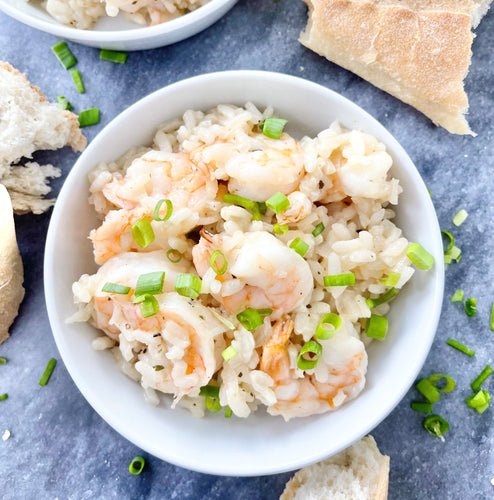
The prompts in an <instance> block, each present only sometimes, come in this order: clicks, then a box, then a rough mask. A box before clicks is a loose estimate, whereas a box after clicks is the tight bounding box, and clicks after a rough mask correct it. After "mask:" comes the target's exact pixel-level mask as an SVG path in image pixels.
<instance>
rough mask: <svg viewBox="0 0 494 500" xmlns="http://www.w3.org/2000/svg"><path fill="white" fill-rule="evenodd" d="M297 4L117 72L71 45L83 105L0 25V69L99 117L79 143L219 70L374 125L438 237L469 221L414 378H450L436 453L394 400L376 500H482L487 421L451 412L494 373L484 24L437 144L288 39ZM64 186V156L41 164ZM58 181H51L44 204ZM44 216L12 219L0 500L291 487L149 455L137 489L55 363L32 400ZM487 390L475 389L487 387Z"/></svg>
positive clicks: (491, 69) (490, 72)
mask: <svg viewBox="0 0 494 500" xmlns="http://www.w3.org/2000/svg"><path fill="white" fill-rule="evenodd" d="M305 17H306V15H305V7H304V6H303V4H302V2H301V1H299V0H280V1H278V2H273V1H271V0H240V1H239V3H238V4H237V6H236V7H234V8H233V10H232V11H231V12H230V13H229V14H227V15H226V16H225V17H224V18H223V19H221V20H220V21H219V22H218V23H217V24H215V25H214V26H213V27H211V28H210V29H208V30H207V31H205V32H203V33H201V34H199V35H197V36H195V37H193V38H191V39H189V40H187V41H185V42H182V43H178V44H176V45H173V46H171V47H165V48H162V49H158V50H153V51H148V52H139V53H133V54H131V55H130V57H129V61H128V63H127V64H126V65H125V66H120V65H112V64H110V63H98V62H97V60H98V51H97V50H94V49H89V48H86V47H82V46H73V49H74V51H75V52H76V55H77V57H78V59H79V67H80V69H81V71H82V72H83V74H84V77H85V83H86V87H87V93H86V94H85V95H82V96H80V95H77V94H76V93H75V90H74V89H73V87H72V84H71V82H70V81H69V76H68V74H66V73H65V72H64V71H63V70H61V68H60V66H59V63H58V62H57V61H56V59H55V58H54V57H53V56H52V55H51V53H50V47H51V45H53V44H54V43H55V42H56V39H55V38H54V37H52V36H49V35H47V34H44V33H41V32H38V31H36V30H34V29H31V28H29V27H27V26H24V25H22V24H20V23H18V22H16V21H14V20H11V19H9V18H8V17H6V16H5V15H3V14H0V59H3V60H7V61H9V62H11V63H12V64H14V65H15V66H16V67H18V68H19V69H21V70H22V71H25V72H26V73H27V74H28V76H29V77H30V79H31V80H32V81H33V82H34V83H36V84H37V85H39V86H40V87H41V88H42V89H43V90H44V91H45V93H46V94H47V95H48V96H49V97H50V98H54V97H55V96H57V95H60V94H63V95H66V96H67V98H68V99H69V100H70V101H72V102H74V103H75V104H76V105H77V107H78V109H85V108H88V107H91V106H93V105H96V106H99V107H100V108H101V109H102V113H103V114H102V123H101V124H100V125H99V126H97V127H92V128H91V129H86V131H87V135H88V137H89V139H91V138H92V137H94V135H95V134H96V133H97V132H98V131H99V130H100V129H101V128H102V127H103V126H104V125H105V124H107V123H108V122H109V121H110V120H111V119H112V118H113V117H115V116H116V115H117V114H118V113H120V112H121V111H122V110H123V109H125V108H126V107H127V106H129V105H130V104H132V103H133V102H135V101H136V100H138V99H139V98H141V97H143V96H145V95H147V94H148V93H150V92H152V91H154V90H156V89H158V88H160V87H162V86H164V85H167V84H169V83H171V82H175V81H177V80H180V79H183V78H185V77H189V76H192V75H197V74H200V73H205V72H211V71H218V70H225V69H265V70H273V71H279V72H284V73H289V74H293V75H297V76H301V77H303V78H307V79H310V80H313V81H315V82H318V83H321V84H323V85H326V86H327V87H329V88H331V89H333V90H336V91H337V92H340V93H341V94H343V95H344V96H346V97H348V98H350V99H351V100H353V101H355V102H356V103H357V104H359V105H360V106H362V107H363V108H364V109H366V110H367V111H369V112H370V113H371V114H373V115H374V116H375V117H376V118H377V119H378V120H380V121H381V122H382V123H383V124H384V125H385V126H386V127H387V128H388V129H389V130H390V131H391V133H392V134H394V135H395V137H396V138H397V139H398V140H399V141H400V142H401V144H402V145H403V146H404V147H405V149H406V150H407V151H408V153H409V154H410V156H411V157H412V159H413V160H414V161H415V163H416V165H417V167H418V169H419V170H420V172H421V174H422V175H423V177H424V179H425V181H426V183H427V185H428V186H429V187H430V189H431V190H432V197H433V201H434V204H435V206H436V209H437V212H438V216H439V220H440V222H441V226H442V227H443V228H445V229H451V226H452V224H451V218H452V216H453V215H454V214H455V213H456V211H457V209H458V208H460V207H464V208H466V209H467V210H468V211H469V213H470V217H469V219H468V220H467V222H466V223H465V224H464V225H463V226H462V227H461V228H459V229H457V230H456V231H455V234H456V235H457V237H458V240H459V242H460V245H461V247H462V249H463V255H464V257H463V260H462V261H461V263H460V264H458V265H452V266H450V267H449V269H448V270H447V276H446V294H445V299H444V307H443V313H442V317H441V322H440V326H439V331H438V333H437V337H436V340H435V342H434V346H433V348H432V351H431V353H430V355H429V357H428V359H427V362H426V365H425V367H424V368H423V374H429V373H431V372H437V371H444V372H447V373H450V374H451V375H452V376H454V377H455V378H456V379H457V380H458V386H459V387H458V389H457V391H456V392H455V394H454V395H452V396H450V397H447V398H444V400H443V401H441V402H440V403H439V406H438V410H439V412H440V413H441V414H442V415H444V416H445V417H447V418H448V420H449V421H450V423H451V431H450V432H449V434H448V436H447V440H446V442H445V443H442V442H441V441H439V440H438V439H435V438H433V437H431V436H429V435H427V434H426V433H425V431H423V429H422V428H421V417H420V416H419V415H417V414H414V413H413V412H412V411H411V410H410V409H409V403H410V401H411V400H412V399H413V397H414V393H413V391H410V393H409V394H407V396H406V397H405V399H404V400H403V401H402V402H401V404H400V405H399V406H398V407H397V408H396V409H395V411H394V412H393V413H392V414H391V415H390V416H389V417H388V418H387V419H386V420H385V421H384V422H383V423H382V424H381V425H380V426H379V427H377V428H376V429H375V430H374V432H373V435H374V436H375V438H376V440H377V441H378V444H379V446H380V448H381V450H382V451H383V452H384V453H387V454H388V455H390V457H391V477H390V494H389V496H390V499H392V500H395V499H396V500H403V499H421V500H422V499H428V500H445V499H458V500H465V499H473V498H475V499H484V498H494V486H492V485H491V483H490V480H491V478H492V477H494V450H493V447H494V430H493V429H494V428H493V426H492V424H491V422H492V415H493V411H494V410H493V409H489V410H488V411H487V412H486V413H484V415H482V416H479V415H477V414H475V413H474V412H473V411H471V410H469V409H468V408H467V407H466V406H465V404H464V403H463V399H464V398H465V397H466V396H467V395H468V394H469V388H468V384H469V382H470V381H471V380H472V379H473V378H474V377H475V376H476V375H477V373H478V372H480V370H481V369H482V367H483V366H484V365H485V364H486V363H492V362H494V359H493V357H494V356H493V353H494V333H492V332H490V331H489V310H490V305H491V303H492V301H493V300H494V285H493V281H494V261H493V260H492V258H491V256H492V253H493V243H494V238H493V236H492V235H493V229H494V228H493V221H494V202H493V201H492V196H491V191H492V190H493V189H494V177H493V172H494V153H493V151H494V134H493V123H494V88H493V85H492V82H493V81H494V64H493V55H492V54H493V52H494V12H491V13H490V15H488V16H487V18H486V19H485V20H484V21H483V23H482V24H481V26H480V28H479V29H478V30H477V38H476V40H475V44H474V56H473V63H472V67H471V71H470V74H469V76H468V79H467V90H468V92H469V95H470V100H471V112H470V123H471V126H472V129H473V130H475V131H476V132H477V133H478V137H476V138H475V139H473V138H471V137H458V136H453V135H449V134H448V133H447V132H445V131H443V130H442V129H437V128H435V127H434V126H433V125H431V123H430V122H429V121H428V120H426V119H425V118H424V117H423V116H422V115H421V114H419V113H418V112H416V111H414V110H413V109H411V108H410V107H408V106H406V105H404V104H401V103H400V102H398V101H397V100H395V99H394V98H392V97H390V96H388V95H387V94H384V93H383V92H381V91H379V90H377V89H376V88H374V87H372V86H371V85H369V84H367V83H366V82H364V81H362V80H361V79H360V78H357V77H356V76H354V75H352V74H351V73H349V72H347V71H344V70H343V69H341V68H339V67H337V66H335V65H333V64H331V63H329V62H327V61H326V60H324V59H323V58H321V57H319V56H317V55H316V54H313V53H312V52H310V51H308V50H306V49H305V48H303V47H302V46H301V45H300V44H299V43H298V42H297V37H298V34H299V32H300V31H301V29H302V28H303V26H304V23H305ZM37 158H38V159H41V160H43V161H47V162H52V163H54V164H55V165H60V166H61V167H62V169H63V172H64V176H65V175H66V174H67V172H68V171H69V170H70V168H71V167H72V165H73V163H74V161H75V159H76V155H75V154H73V153H72V152H70V151H68V150H63V151H61V152H56V153H42V154H39V155H38V156H37ZM62 182H63V177H62V178H61V179H56V180H55V181H54V182H52V185H53V187H54V192H55V193H57V192H58V190H59V189H60V186H61V184H62ZM49 219H50V214H49V213H48V214H45V215H42V216H23V217H18V218H17V219H16V223H17V231H18V238H19V243H20V248H21V252H22V256H23V259H24V265H25V269H26V282H25V286H26V298H25V300H24V303H23V304H22V307H21V311H20V316H19V318H18V320H17V322H16V323H15V327H14V328H13V331H12V338H11V339H10V340H9V341H8V342H7V343H6V344H4V345H2V346H1V347H0V355H3V356H7V357H8V358H9V363H8V364H7V365H6V366H1V367H0V392H8V393H9V399H8V400H7V401H4V402H0V433H2V432H3V430H4V429H9V430H10V431H11V433H12V436H11V438H10V439H9V440H8V441H6V442H3V441H0V464H1V465H0V497H2V498H8V499H11V498H16V499H17V498H19V499H31V498H37V499H38V498H39V499H42V498H43V499H44V498H60V499H66V498H70V499H93V498H105V499H106V498H119V499H121V498H132V499H138V498H179V499H184V498H192V499H201V498H205V499H206V498H207V499H215V498H225V499H231V498H235V499H239V500H240V499H275V498H278V496H279V494H280V493H281V491H282V489H283V485H284V483H285V482H286V480H287V479H288V478H289V477H290V475H291V474H282V475H277V476H269V477H257V478H226V477H214V476H207V475H203V474H199V473H195V472H190V471H187V470H184V469H181V468H178V467H174V466H172V465H170V464H168V463H165V462H162V461H160V460H158V459H156V458H154V457H152V456H147V455H146V454H144V456H146V458H147V461H148V467H147V470H146V472H145V473H143V474H142V475H141V476H139V477H133V476H131V475H130V474H129V473H128V471H127V464H128V462H129V460H130V459H131V458H132V457H133V456H134V455H136V454H139V453H140V452H141V451H140V450H139V449H137V448H136V447H135V446H133V445H132V444H131V443H129V442H128V441H126V440H125V439H124V438H123V437H121V436H120V435H118V434H117V433H116V432H115V431H113V430H112V429H111V428H110V427H109V426H108V425H107V424H106V423H105V422H104V421H103V420H102V419H101V418H100V417H99V416H98V415H97V414H96V413H95V412H94V411H93V410H92V408H91V407H90V406H89V404H88V403H86V401H85V400H84V398H83V397H82V395H81V394H80V393H79V391H78V390H77V388H76V387H75V385H74V383H73V382H72V380H71V379H70V377H69V375H68V374H67V371H66V370H65V368H64V366H63V363H62V362H59V364H58V366H57V368H56V371H55V373H54V375H53V377H52V380H51V382H50V384H49V386H48V387H46V388H44V389H41V388H39V387H38V384H37V382H38V379H39V376H40V371H42V370H43V368H44V365H45V363H46V361H47V360H48V358H50V357H52V356H55V357H58V358H59V355H58V352H57V349H56V347H55V343H54V341H53V338H52V335H51V331H50V326H49V324H48V318H47V315H46V311H45V302H44V296H43V276H42V269H43V252H44V243H45V235H46V230H47V227H48V223H49ZM460 287H461V288H463V289H465V291H466V293H467V294H468V296H474V297H476V298H477V299H478V315H477V317H475V318H467V317H466V315H465V313H464V312H463V311H462V310H461V309H460V307H455V306H456V305H454V304H451V303H450V302H449V297H450V296H451V294H452V293H453V291H454V290H455V289H456V288H460ZM450 335H454V336H455V337H457V338H459V339H460V340H464V341H466V342H467V343H468V344H469V345H470V346H472V347H473V348H475V349H476V351H477V355H476V357H475V358H473V359H470V358H467V357H466V356H463V355H461V354H459V353H457V352H456V351H454V350H452V349H451V348H449V347H448V346H446V345H445V340H446V339H447V338H448V337H449V336H450ZM493 384H494V380H493V381H491V382H490V383H488V387H490V388H491V389H494V385H493Z"/></svg>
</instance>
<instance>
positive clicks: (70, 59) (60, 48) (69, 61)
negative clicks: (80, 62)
mask: <svg viewBox="0 0 494 500" xmlns="http://www.w3.org/2000/svg"><path fill="white" fill-rule="evenodd" d="M51 50H52V51H53V53H54V54H55V55H56V56H57V59H58V60H59V61H60V64H61V65H62V66H63V67H64V68H65V69H70V68H72V66H75V65H76V64H77V59H76V57H75V56H74V54H72V51H71V50H70V49H69V46H68V45H67V44H66V43H65V42H58V43H56V44H55V45H54V46H53V47H52V48H51Z"/></svg>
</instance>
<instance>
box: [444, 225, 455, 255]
mask: <svg viewBox="0 0 494 500" xmlns="http://www.w3.org/2000/svg"><path fill="white" fill-rule="evenodd" d="M441 234H442V235H444V236H446V238H448V246H447V247H446V248H445V249H444V254H445V255H446V254H448V253H449V252H451V250H452V249H453V247H454V246H455V238H454V236H453V235H452V234H451V233H450V232H449V231H445V230H443V231H441Z"/></svg>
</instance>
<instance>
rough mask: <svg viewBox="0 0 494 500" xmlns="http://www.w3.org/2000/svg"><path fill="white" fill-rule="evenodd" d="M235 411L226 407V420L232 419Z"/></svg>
mask: <svg viewBox="0 0 494 500" xmlns="http://www.w3.org/2000/svg"><path fill="white" fill-rule="evenodd" d="M232 415H233V411H232V409H231V408H230V407H229V406H225V410H224V416H225V418H232Z"/></svg>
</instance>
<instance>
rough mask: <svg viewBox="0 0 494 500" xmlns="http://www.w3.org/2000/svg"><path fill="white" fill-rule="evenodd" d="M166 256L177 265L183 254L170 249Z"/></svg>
mask: <svg viewBox="0 0 494 500" xmlns="http://www.w3.org/2000/svg"><path fill="white" fill-rule="evenodd" d="M166 256H167V258H168V260H169V261H170V262H173V264H177V263H178V262H180V261H181V260H182V254H181V253H180V252H179V251H178V250H175V248H170V249H168V250H167V251H166Z"/></svg>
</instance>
